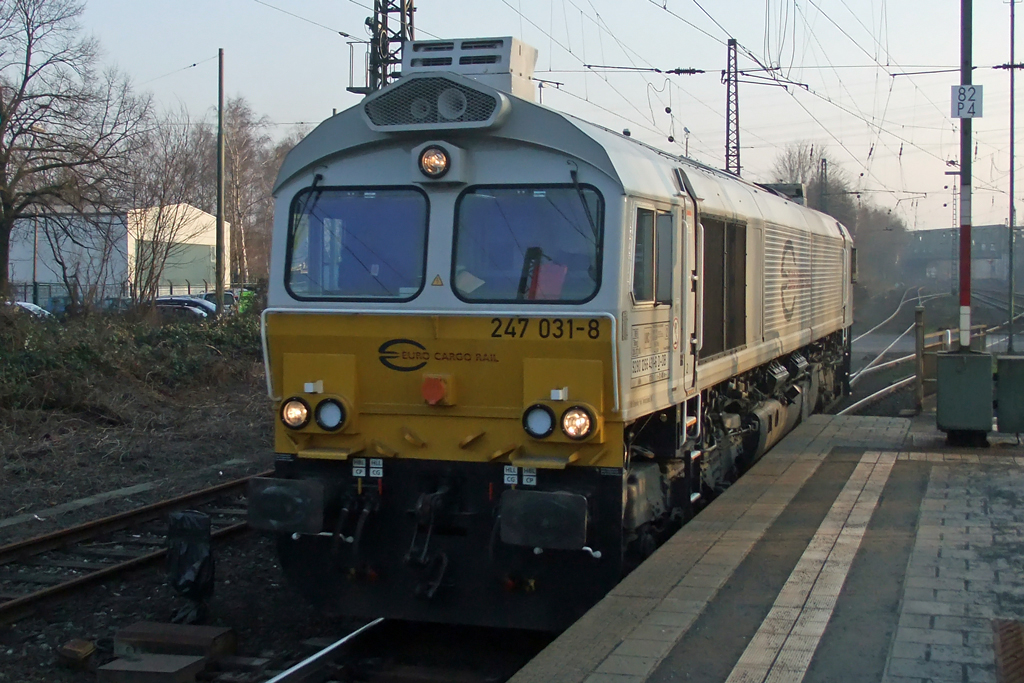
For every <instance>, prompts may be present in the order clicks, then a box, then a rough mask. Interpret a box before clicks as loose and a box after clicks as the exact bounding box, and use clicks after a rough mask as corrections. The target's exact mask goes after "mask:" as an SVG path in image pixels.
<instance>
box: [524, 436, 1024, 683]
mask: <svg viewBox="0 0 1024 683" xmlns="http://www.w3.org/2000/svg"><path fill="white" fill-rule="evenodd" d="M932 419H933V420H934V418H932ZM921 425H922V423H921V422H920V421H919V422H918V423H917V424H915V425H913V427H914V428H913V429H912V424H911V420H909V419H900V418H878V417H857V416H844V417H838V416H814V417H811V418H810V419H809V420H807V421H806V422H805V423H804V424H802V425H801V426H800V427H798V428H797V429H796V430H794V432H793V433H792V434H790V435H789V436H787V437H786V438H785V439H784V440H783V441H782V443H780V444H779V445H778V446H776V447H775V448H774V449H773V450H772V451H771V452H770V453H768V454H767V455H766V456H765V457H764V458H763V459H762V460H761V461H760V462H759V463H757V465H755V466H754V467H753V468H752V469H751V470H750V471H749V472H748V473H747V474H746V475H744V476H743V477H742V478H741V479H740V481H739V482H737V483H736V484H734V485H733V486H732V487H730V488H729V489H728V490H727V491H726V492H725V493H724V494H723V495H721V496H719V498H718V499H716V500H715V501H714V502H713V503H712V504H711V505H709V506H708V507H707V508H706V509H705V510H704V511H702V512H701V513H700V514H699V515H698V516H697V517H696V518H695V519H694V520H693V521H691V522H690V523H689V524H687V525H686V526H684V527H683V529H681V530H680V531H679V532H678V533H676V534H675V535H674V536H673V537H672V538H671V539H669V540H668V541H667V542H666V543H665V545H663V546H662V547H661V548H660V549H659V550H658V551H657V552H656V553H655V554H654V555H652V556H651V558H650V559H648V560H647V561H646V562H645V563H644V564H643V565H641V566H640V567H639V568H638V569H637V570H636V571H634V572H633V573H632V574H630V575H629V576H628V577H626V579H624V580H623V581H622V583H620V584H619V585H618V586H617V587H616V588H615V589H614V590H613V591H612V592H611V593H610V594H609V595H608V596H607V597H606V598H605V599H604V600H602V601H601V602H600V603H598V604H597V605H596V606H595V607H594V608H593V609H592V610H591V611H590V612H588V613H587V614H586V615H585V616H584V617H583V618H581V619H580V620H579V621H578V622H577V623H576V624H574V625H573V626H572V627H571V628H569V629H568V630H567V631H566V632H565V633H563V634H562V635H561V636H560V637H559V638H557V639H556V640H555V641H554V642H553V643H552V644H551V645H550V646H548V647H547V648H546V649H545V650H544V651H542V652H541V653H540V654H539V655H537V657H535V658H534V659H533V661H531V662H530V663H529V664H527V666H526V667H524V668H523V669H522V670H520V671H519V672H518V673H517V674H516V675H515V676H514V677H513V678H512V679H511V682H512V683H539V682H540V681H545V682H546V681H559V682H560V683H575V682H578V683H640V682H647V681H650V682H651V683H667V682H670V681H680V682H683V681H685V682H686V683H713V682H714V683H719V682H722V681H727V682H728V683H755V682H756V683H761V682H763V681H772V682H778V683H782V682H786V683H790V682H792V683H798V682H800V681H807V682H823V681H843V682H851V683H859V682H864V683H867V682H868V681H872V682H877V681H890V682H891V683H909V682H910V681H914V682H916V683H919V682H920V681H925V680H928V681H935V682H936V683H938V682H945V681H956V682H957V683H975V682H985V681H989V682H992V683H995V681H996V680H997V678H996V677H997V664H996V655H995V647H994V636H993V620H994V619H1009V620H1024V447H1020V446H1017V445H1016V444H1015V441H1014V440H1012V439H1005V438H1004V439H1002V440H998V442H997V443H994V444H993V447H991V448H988V449H973V450H969V449H952V448H946V447H945V446H944V445H943V442H942V440H941V439H940V438H939V436H938V434H937V433H935V434H931V433H930V432H929V428H927V426H925V427H922V426H921ZM931 425H932V427H931V429H933V428H934V427H933V426H934V422H932V423H931Z"/></svg>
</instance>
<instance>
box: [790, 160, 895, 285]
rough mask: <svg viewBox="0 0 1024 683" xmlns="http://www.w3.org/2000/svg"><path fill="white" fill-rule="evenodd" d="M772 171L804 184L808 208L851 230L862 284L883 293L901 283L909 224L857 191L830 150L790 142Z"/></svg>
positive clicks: (792, 181)
mask: <svg viewBox="0 0 1024 683" xmlns="http://www.w3.org/2000/svg"><path fill="white" fill-rule="evenodd" d="M823 160H824V164H823V163H822V161H823ZM772 174H773V175H774V177H775V180H777V181H778V182H786V183H804V185H806V187H807V203H808V206H811V207H813V208H816V209H819V210H821V211H824V212H826V213H828V214H829V215H831V216H833V217H835V218H836V220H838V221H839V222H840V223H842V224H843V225H845V226H846V227H847V228H848V229H849V230H850V232H851V234H852V235H853V238H854V242H855V244H856V245H857V250H858V253H859V256H858V263H859V269H860V276H861V277H860V282H861V283H862V284H863V285H864V286H865V287H867V288H868V290H869V291H875V292H878V291H884V290H887V289H889V288H891V287H892V285H893V284H894V283H898V282H900V281H902V279H903V274H902V272H901V270H902V269H901V265H900V251H901V250H902V248H903V247H904V245H905V244H906V243H907V231H906V224H905V223H904V221H903V220H902V219H900V218H899V217H898V216H896V215H893V213H892V210H886V209H882V208H879V207H878V206H877V205H875V204H874V202H873V201H872V200H871V199H870V195H866V193H864V192H862V191H858V190H856V189H854V186H853V183H852V182H851V181H850V179H849V174H848V173H847V172H846V170H845V169H844V168H843V167H842V165H841V164H839V163H838V162H837V161H836V160H835V159H834V158H833V157H832V156H831V155H830V154H829V151H828V149H826V148H822V147H819V148H815V147H814V145H812V144H810V143H807V142H801V143H797V144H794V145H790V146H788V147H786V148H785V149H784V150H782V152H780V153H779V155H778V157H776V159H775V164H774V165H773V167H772Z"/></svg>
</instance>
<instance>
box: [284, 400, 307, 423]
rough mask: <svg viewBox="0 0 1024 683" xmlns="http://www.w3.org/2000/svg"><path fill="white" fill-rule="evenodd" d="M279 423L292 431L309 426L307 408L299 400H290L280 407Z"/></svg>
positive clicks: (303, 402)
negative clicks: (282, 423)
mask: <svg viewBox="0 0 1024 683" xmlns="http://www.w3.org/2000/svg"><path fill="white" fill-rule="evenodd" d="M281 422H284V424H285V426H286V427H291V428H292V429H302V428H303V427H305V426H306V425H307V424H309V406H308V405H306V402H305V401H303V400H302V399H301V398H290V399H288V400H287V401H285V402H284V405H282V406H281Z"/></svg>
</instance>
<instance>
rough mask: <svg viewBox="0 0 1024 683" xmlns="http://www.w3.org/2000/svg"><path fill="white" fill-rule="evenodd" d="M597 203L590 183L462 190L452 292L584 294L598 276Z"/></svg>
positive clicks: (477, 297)
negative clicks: (453, 290)
mask: <svg viewBox="0 0 1024 683" xmlns="http://www.w3.org/2000/svg"><path fill="white" fill-rule="evenodd" d="M584 201H586V204H584ZM603 209H604V206H603V203H602V200H601V195H600V194H598V192H597V190H595V189H593V188H590V187H579V188H577V187H574V186H568V187H544V188H541V187H516V188H484V187H478V188H474V189H471V190H469V191H467V192H466V193H464V194H463V195H462V197H461V198H460V200H459V204H458V208H457V210H456V211H457V216H456V220H455V262H454V264H453V268H452V282H453V284H454V288H455V293H456V295H458V297H459V298H461V299H463V300H465V301H481V302H482V301H487V302H501V301H536V302H538V303H548V302H561V303H582V302H584V301H588V300H589V299H591V298H592V297H593V296H594V295H595V294H597V288H598V285H599V283H600V277H601V241H602V225H603V222H604V210H603Z"/></svg>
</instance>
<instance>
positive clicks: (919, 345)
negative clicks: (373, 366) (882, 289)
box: [914, 306, 924, 414]
mask: <svg viewBox="0 0 1024 683" xmlns="http://www.w3.org/2000/svg"><path fill="white" fill-rule="evenodd" d="M914 355H915V356H916V358H915V359H914V362H915V366H914V367H915V368H916V370H915V372H916V375H917V376H916V378H915V380H914V409H915V410H917V412H918V414H920V413H921V411H922V410H923V409H924V306H918V307H917V308H915V309H914Z"/></svg>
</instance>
